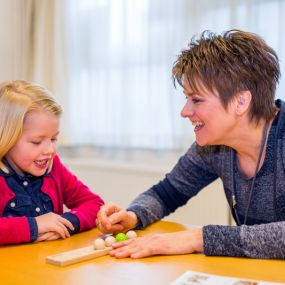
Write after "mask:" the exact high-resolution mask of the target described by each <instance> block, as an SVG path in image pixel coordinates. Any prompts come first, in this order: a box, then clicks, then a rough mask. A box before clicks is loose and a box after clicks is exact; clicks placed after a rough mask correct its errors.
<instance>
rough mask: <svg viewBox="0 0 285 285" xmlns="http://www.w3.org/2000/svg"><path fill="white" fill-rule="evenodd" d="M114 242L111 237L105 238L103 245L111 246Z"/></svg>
mask: <svg viewBox="0 0 285 285" xmlns="http://www.w3.org/2000/svg"><path fill="white" fill-rule="evenodd" d="M115 242H116V239H115V238H114V237H113V236H109V237H106V238H105V245H106V246H112V244H113V243H115Z"/></svg>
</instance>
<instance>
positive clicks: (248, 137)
mask: <svg viewBox="0 0 285 285" xmlns="http://www.w3.org/2000/svg"><path fill="white" fill-rule="evenodd" d="M271 124H272V121H271V122H270V123H269V127H268V128H267V129H265V125H266V122H265V120H262V121H260V122H259V123H258V124H257V125H256V124H247V125H245V126H243V127H242V128H240V131H239V133H238V136H237V137H238V138H239V139H238V140H237V141H236V142H235V143H233V144H232V145H231V147H232V148H233V149H235V151H236V153H237V162H238V167H239V170H240V171H241V172H242V173H243V174H244V175H245V176H246V177H247V178H250V177H252V176H253V175H254V173H255V170H256V166H257V163H258V159H259V155H261V159H260V163H259V167H258V171H259V170H260V168H261V167H262V165H263V162H264V159H265V153H266V142H267V137H268V134H269V130H270V127H271ZM263 139H264V140H265V143H264V147H262V141H263ZM261 148H262V149H261ZM261 152H262V153H261Z"/></svg>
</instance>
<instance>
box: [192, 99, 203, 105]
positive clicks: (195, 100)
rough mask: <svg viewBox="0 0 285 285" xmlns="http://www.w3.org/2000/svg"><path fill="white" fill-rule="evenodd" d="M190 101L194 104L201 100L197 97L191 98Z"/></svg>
mask: <svg viewBox="0 0 285 285" xmlns="http://www.w3.org/2000/svg"><path fill="white" fill-rule="evenodd" d="M192 102H193V103H194V104H197V103H200V102H201V100H200V99H197V98H192Z"/></svg>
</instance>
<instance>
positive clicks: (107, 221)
mask: <svg viewBox="0 0 285 285" xmlns="http://www.w3.org/2000/svg"><path fill="white" fill-rule="evenodd" d="M137 223H138V219H137V216H136V214H135V213H134V212H130V211H126V210H124V209H123V208H121V207H119V206H118V205H115V204H113V203H108V204H106V205H104V206H102V207H101V208H100V211H99V213H98V215H97V221H96V225H97V227H98V229H99V230H100V231H101V232H102V233H119V232H126V231H128V230H129V229H132V228H134V227H135V226H136V225H137Z"/></svg>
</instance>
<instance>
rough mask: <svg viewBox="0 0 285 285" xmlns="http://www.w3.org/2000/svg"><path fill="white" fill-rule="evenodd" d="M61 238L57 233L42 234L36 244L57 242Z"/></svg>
mask: <svg viewBox="0 0 285 285" xmlns="http://www.w3.org/2000/svg"><path fill="white" fill-rule="evenodd" d="M60 238H61V236H60V235H59V234H58V233H56V232H47V233H44V234H40V235H39V236H38V238H37V239H36V240H35V242H40V241H47V240H57V239H60Z"/></svg>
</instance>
